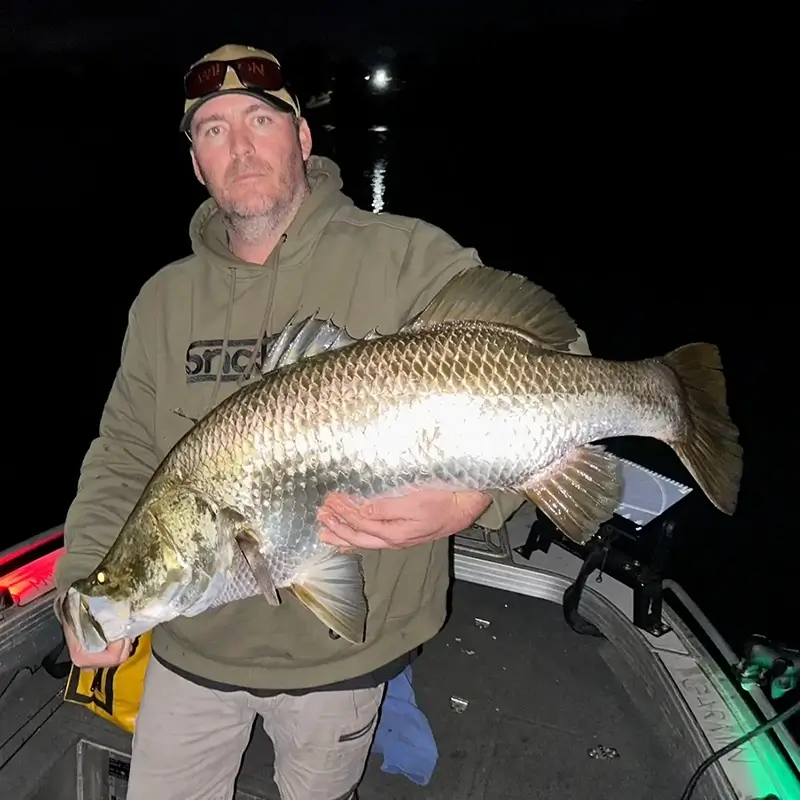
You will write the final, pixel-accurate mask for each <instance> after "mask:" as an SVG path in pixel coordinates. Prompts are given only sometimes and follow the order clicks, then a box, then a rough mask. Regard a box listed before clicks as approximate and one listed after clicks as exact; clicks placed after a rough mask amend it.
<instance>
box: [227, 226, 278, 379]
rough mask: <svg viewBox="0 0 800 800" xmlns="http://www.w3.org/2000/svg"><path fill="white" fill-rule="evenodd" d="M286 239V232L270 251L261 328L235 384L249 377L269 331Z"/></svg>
mask: <svg viewBox="0 0 800 800" xmlns="http://www.w3.org/2000/svg"><path fill="white" fill-rule="evenodd" d="M285 241H286V234H285V233H284V234H283V235H282V236H281V238H280V239H279V241H278V244H277V245H276V246H275V249H274V250H273V251H272V254H271V255H270V257H269V259H268V260H269V261H272V262H273V267H272V272H270V275H269V288H268V290H267V302H266V305H265V306H264V316H263V317H262V319H261V329H260V332H259V335H258V339H257V340H256V344H255V347H254V348H253V352H252V353H250V359H249V361H248V362H247V366H246V367H245V369H244V372H242V374H241V375H240V376H239V380H237V381H236V384H237V386H242V384H244V383H245V382H246V381H248V380H249V379H250V374H251V373H252V371H253V367H254V366H255V363H256V358H257V357H258V354H259V352H261V347H262V345H263V344H264V339H265V338H266V337H267V332H268V331H269V329H270V327H271V325H270V323H271V319H270V318H271V316H272V308H273V306H274V304H275V285H276V283H277V280H278V259H279V258H280V253H281V247H282V246H283V243H284V242H285Z"/></svg>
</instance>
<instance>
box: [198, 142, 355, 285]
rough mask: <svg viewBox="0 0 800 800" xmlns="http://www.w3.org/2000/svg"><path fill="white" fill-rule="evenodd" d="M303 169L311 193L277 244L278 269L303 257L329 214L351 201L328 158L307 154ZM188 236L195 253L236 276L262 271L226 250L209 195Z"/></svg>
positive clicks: (215, 207) (219, 215)
mask: <svg viewBox="0 0 800 800" xmlns="http://www.w3.org/2000/svg"><path fill="white" fill-rule="evenodd" d="M306 171H307V175H308V182H309V184H310V186H311V193H310V194H309V196H308V197H307V198H306V200H305V202H304V203H303V204H302V205H301V206H300V208H299V209H298V211H297V214H296V215H295V217H294V219H293V220H292V222H291V224H290V225H289V227H288V229H287V230H286V233H285V234H284V236H283V238H282V240H281V243H280V244H279V245H278V247H279V248H280V253H279V254H278V255H279V263H278V264H277V265H276V266H280V268H281V269H284V268H288V267H293V266H296V265H297V264H301V263H302V262H303V261H305V260H306V259H307V258H308V257H309V255H310V254H311V252H312V251H313V249H314V244H315V242H316V240H317V239H318V237H319V236H320V234H321V233H322V230H323V229H324V228H325V226H326V225H327V224H328V222H329V221H330V219H331V217H333V215H334V214H335V213H336V212H337V210H338V209H339V208H341V207H342V206H345V205H352V203H353V201H352V200H351V199H350V198H349V197H348V196H347V195H346V194H344V193H343V192H342V177H341V172H340V170H339V167H338V166H337V164H336V163H335V162H333V161H332V160H331V159H329V158H325V157H323V156H311V157H310V158H309V159H308V162H307V165H306ZM189 236H190V238H191V241H192V250H193V251H194V253H195V254H196V255H197V256H199V257H200V258H202V259H203V260H204V261H207V262H208V263H209V264H211V265H212V266H213V267H216V268H218V269H221V270H224V271H225V272H226V273H230V271H231V270H232V269H235V270H236V274H237V278H238V279H239V280H242V279H244V280H246V279H248V278H257V277H259V276H262V275H263V274H264V272H265V270H264V267H263V265H260V264H249V263H247V262H246V261H242V260H241V259H240V258H237V256H235V255H234V254H233V253H232V252H231V251H230V249H229V248H228V234H227V231H226V229H225V224H224V222H223V219H222V213H221V211H220V208H219V206H218V205H217V203H216V201H215V200H214V199H213V198H209V199H208V200H206V201H205V202H204V203H202V205H201V206H200V207H199V208H198V209H197V211H195V213H194V216H193V217H192V221H191V223H190V224H189ZM276 249H277V248H276Z"/></svg>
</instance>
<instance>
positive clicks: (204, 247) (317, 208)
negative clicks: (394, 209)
mask: <svg viewBox="0 0 800 800" xmlns="http://www.w3.org/2000/svg"><path fill="white" fill-rule="evenodd" d="M306 173H307V176H308V182H309V185H310V187H311V192H310V194H309V196H308V197H307V198H306V200H305V202H304V203H303V204H302V205H301V206H300V208H299V209H298V211H297V213H296V214H295V217H294V219H293V220H292V222H291V224H290V225H289V227H288V228H287V230H286V232H285V233H284V234H283V236H282V237H281V238H280V240H279V241H278V243H277V244H276V245H275V249H274V250H273V252H272V253H271V254H270V256H269V259H268V260H267V262H266V263H265V264H250V263H248V262H246V261H242V260H241V259H240V258H238V257H237V256H235V255H234V254H233V253H232V252H231V251H230V249H229V248H228V234H227V231H226V230H225V224H224V222H223V219H222V213H221V211H220V208H219V206H218V205H217V203H216V201H215V200H214V199H213V198H209V199H208V200H206V201H205V202H204V203H203V204H202V205H201V206H200V208H198V209H197V211H196V212H195V214H194V217H193V218H192V221H191V224H190V226H189V235H190V237H191V240H192V249H193V250H194V252H195V255H197V256H198V257H199V258H200V259H201V260H202V261H204V262H206V263H207V264H209V265H210V266H211V268H212V269H213V270H219V271H220V272H221V273H222V275H223V278H224V280H225V281H227V283H228V300H227V304H226V310H225V328H224V333H223V341H222V352H227V348H228V341H229V339H230V330H231V323H232V320H233V306H234V302H235V300H236V287H237V284H240V283H242V282H246V281H254V280H266V281H267V287H266V292H265V298H264V312H263V318H262V321H261V327H260V333H259V337H258V341H257V344H256V346H255V347H254V348H253V351H252V353H251V355H250V360H249V362H248V364H247V367H246V369H245V370H244V372H243V373H242V375H241V376H240V378H239V384H240V385H241V384H243V383H244V382H246V381H248V380H249V379H250V377H251V376H252V374H253V370H254V368H255V365H256V357H257V355H258V353H259V352H260V350H261V345H262V343H263V341H264V338H265V337H266V336H267V331H268V330H269V328H270V326H271V321H272V309H273V306H274V299H275V284H276V279H277V274H278V270H279V269H280V270H283V269H290V268H292V267H295V266H298V265H299V264H302V263H303V262H304V261H306V260H307V259H309V258H310V257H311V255H312V253H313V252H314V247H315V245H316V242H317V240H318V239H319V237H320V235H321V234H322V231H323V230H324V228H325V226H326V225H327V224H328V222H330V220H331V217H333V215H334V214H335V213H336V212H337V211H338V209H339V208H341V207H342V206H344V205H352V200H351V199H350V198H349V197H347V196H346V195H345V194H344V193H343V192H342V177H341V173H340V171H339V167H338V166H337V165H336V164H335V163H334V162H333V161H331V160H330V159H329V158H323V157H321V156H311V158H309V159H308V162H307V165H306ZM222 364H223V360H222V359H219V363H218V367H217V374H216V376H215V385H214V391H213V394H212V396H211V398H210V400H209V403H208V406H207V407H206V409H205V410H206V411H209V410H210V409H211V408H213V407H214V405H216V402H217V397H218V396H219V391H220V388H221V385H222V384H221V380H222Z"/></svg>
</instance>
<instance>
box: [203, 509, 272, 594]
mask: <svg viewBox="0 0 800 800" xmlns="http://www.w3.org/2000/svg"><path fill="white" fill-rule="evenodd" d="M218 521H219V524H220V525H221V526H222V527H223V531H224V533H226V534H227V535H229V536H230V537H231V538H232V539H233V540H234V541H235V542H236V544H237V546H238V547H239V550H240V551H241V554H242V557H243V558H244V560H245V561H246V562H247V566H249V567H250V570H251V572H252V573H253V577H254V578H255V579H256V583H257V584H258V586H259V588H260V589H261V594H263V595H264V597H265V599H266V601H267V602H268V603H269V604H270V605H271V606H278V605H280V603H281V600H280V597H279V596H278V592H277V590H276V589H275V584H274V583H273V581H272V575H271V573H270V569H269V564H268V563H267V560H266V559H265V558H264V556H263V555H262V553H261V549H260V548H259V542H258V537H257V536H256V534H255V533H253V531H252V530H251V529H250V528H249V527H248V526H247V524H246V522H245V519H244V517H243V516H242V515H241V514H239V513H238V512H237V511H233V510H232V509H229V508H224V509H222V510H221V511H220V512H219V516H218Z"/></svg>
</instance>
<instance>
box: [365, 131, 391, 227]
mask: <svg viewBox="0 0 800 800" xmlns="http://www.w3.org/2000/svg"><path fill="white" fill-rule="evenodd" d="M370 131H371V132H372V133H377V134H378V136H377V137H376V139H377V142H376V145H377V146H376V148H375V149H376V150H377V153H376V155H375V160H374V161H373V162H372V171H371V173H370V187H371V189H372V213H373V214H380V212H381V211H383V207H384V205H385V200H384V198H385V194H386V170H387V168H388V159H387V157H386V134H387V133H388V131H389V129H388V128H387V127H386V126H385V125H373V126H372V127H371V128H370Z"/></svg>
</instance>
